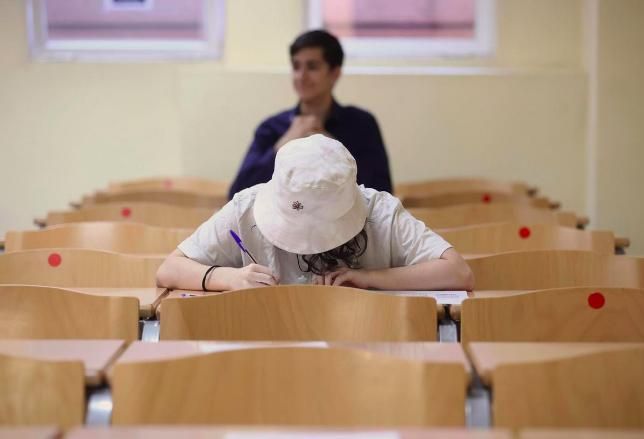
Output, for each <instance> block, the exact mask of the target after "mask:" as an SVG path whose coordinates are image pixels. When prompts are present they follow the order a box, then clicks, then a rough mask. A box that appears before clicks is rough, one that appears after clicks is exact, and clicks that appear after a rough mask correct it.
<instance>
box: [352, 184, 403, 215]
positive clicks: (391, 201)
mask: <svg viewBox="0 0 644 439" xmlns="http://www.w3.org/2000/svg"><path fill="white" fill-rule="evenodd" d="M360 191H361V192H362V196H363V197H364V198H365V201H366V203H367V211H368V212H369V213H368V215H369V218H368V220H369V221H378V222H382V221H393V218H394V216H395V215H396V213H397V212H399V211H400V210H401V209H402V208H403V207H402V203H401V202H400V200H399V199H398V198H396V197H394V196H393V195H391V194H390V193H389V192H384V191H377V190H375V189H372V188H367V187H364V186H362V185H361V186H360Z"/></svg>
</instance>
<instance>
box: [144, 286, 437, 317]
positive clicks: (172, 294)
mask: <svg viewBox="0 0 644 439" xmlns="http://www.w3.org/2000/svg"><path fill="white" fill-rule="evenodd" d="M377 292H378V293H388V294H392V295H395V296H396V295H400V294H401V292H400V291H377ZM221 293H222V292H207V293H205V292H203V291H200V290H195V291H193V290H169V291H168V294H167V295H165V296H163V297H162V299H169V298H176V297H193V296H204V295H206V294H211V295H214V294H221ZM156 310H157V319H159V320H161V306H160V305H159V306H158V307H157V308H156ZM436 313H437V319H438V321H440V320H442V319H443V318H444V317H445V306H444V305H441V304H440V303H437V304H436Z"/></svg>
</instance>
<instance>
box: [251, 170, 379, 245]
mask: <svg viewBox="0 0 644 439" xmlns="http://www.w3.org/2000/svg"><path fill="white" fill-rule="evenodd" d="M272 185H273V181H272V180H271V181H269V182H268V183H266V184H264V185H262V187H261V188H259V190H258V191H257V195H256V196H255V203H254V205H253V215H254V216H255V223H256V224H257V227H258V228H259V231H260V232H261V233H262V235H264V237H265V238H266V239H267V240H268V242H270V243H271V244H273V245H274V246H275V247H278V248H281V249H282V250H286V251H287V252H290V253H296V254H298V255H313V254H317V253H323V252H325V251H329V250H332V249H334V248H336V247H338V246H340V245H342V244H344V243H346V242H348V241H349V240H351V239H352V238H353V237H355V236H356V235H357V234H358V233H360V231H361V230H362V229H363V228H364V225H365V222H366V220H367V205H366V202H365V199H364V196H363V195H362V192H361V191H360V188H359V187H358V186H357V185H356V186H355V191H356V197H355V203H354V205H353V207H352V208H351V209H349V210H348V211H347V213H345V214H344V215H343V216H342V217H340V218H338V219H335V220H333V221H327V220H323V219H320V218H315V217H311V216H299V215H293V216H289V217H285V216H284V215H283V213H282V212H281V211H280V210H279V209H278V208H277V206H276V203H275V201H274V199H273V193H274V192H273V186H272Z"/></svg>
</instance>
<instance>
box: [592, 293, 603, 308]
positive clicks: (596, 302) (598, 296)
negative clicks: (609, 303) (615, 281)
mask: <svg viewBox="0 0 644 439" xmlns="http://www.w3.org/2000/svg"><path fill="white" fill-rule="evenodd" d="M605 303H606V299H605V298H604V295H603V294H602V293H600V292H599V291H595V292H594V293H592V294H591V295H590V296H588V305H590V307H591V308H593V309H599V308H601V307H603V306H604V304H605Z"/></svg>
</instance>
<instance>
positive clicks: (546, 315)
mask: <svg viewBox="0 0 644 439" xmlns="http://www.w3.org/2000/svg"><path fill="white" fill-rule="evenodd" d="M642 315H644V290H642V289H621V288H562V289H552V290H541V291H533V292H526V293H522V294H512V295H507V296H498V297H487V298H485V297H481V298H476V297H475V298H471V299H467V300H465V301H464V302H463V304H462V305H461V341H462V342H463V343H468V342H470V341H644V319H642Z"/></svg>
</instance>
